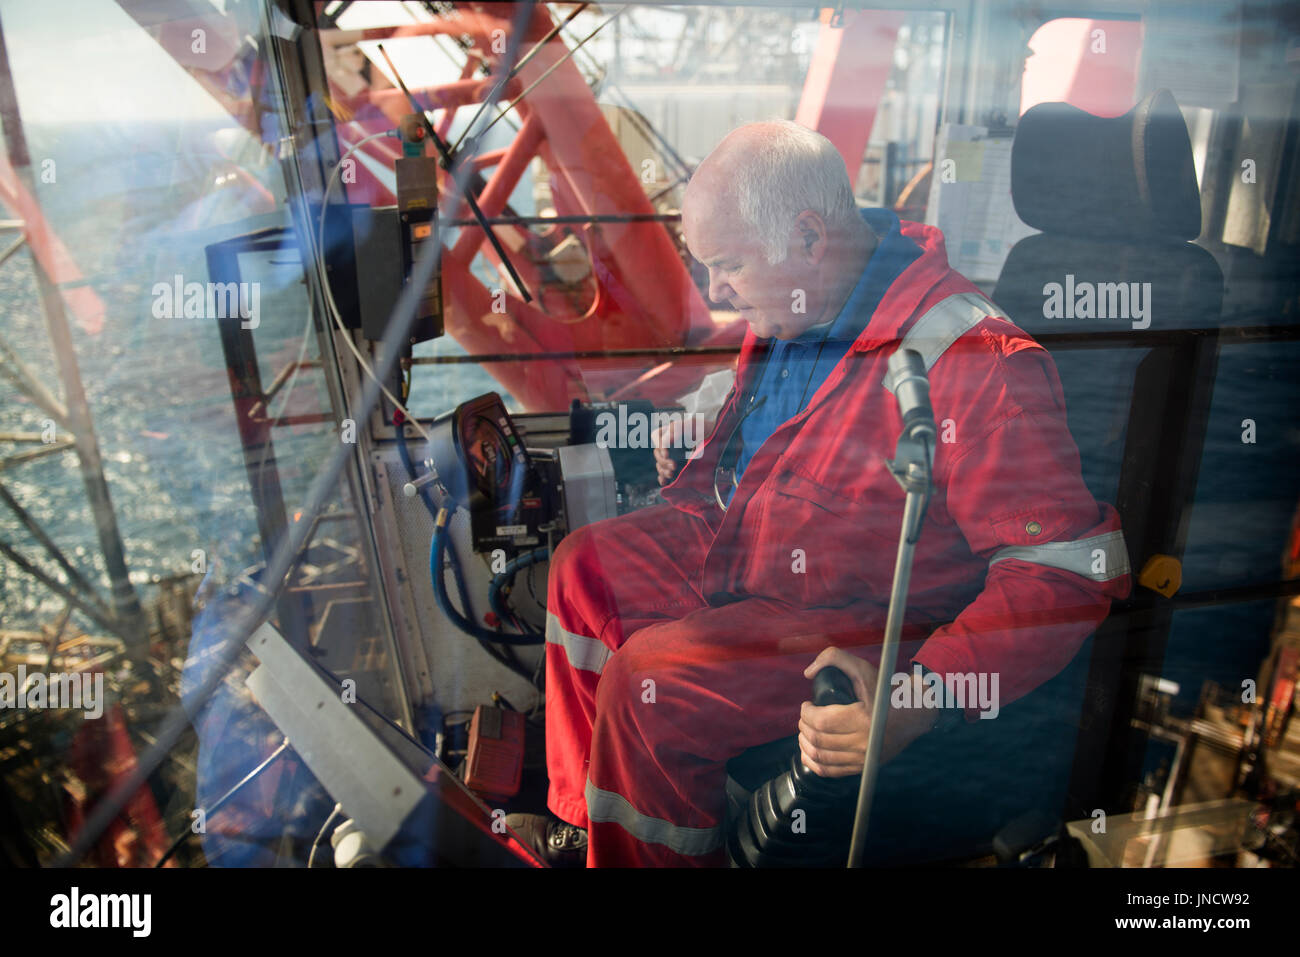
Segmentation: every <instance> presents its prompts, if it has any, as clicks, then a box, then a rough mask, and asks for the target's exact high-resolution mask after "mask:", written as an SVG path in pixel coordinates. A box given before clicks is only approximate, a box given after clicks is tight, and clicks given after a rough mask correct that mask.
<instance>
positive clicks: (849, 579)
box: [741, 469, 902, 608]
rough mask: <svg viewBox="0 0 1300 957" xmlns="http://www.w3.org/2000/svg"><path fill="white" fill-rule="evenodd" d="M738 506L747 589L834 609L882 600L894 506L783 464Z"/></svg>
mask: <svg viewBox="0 0 1300 957" xmlns="http://www.w3.org/2000/svg"><path fill="white" fill-rule="evenodd" d="M755 498H756V499H757V501H753V500H751V502H750V504H749V507H748V508H747V509H746V511H745V518H744V521H743V525H742V529H741V540H742V541H744V542H747V543H755V544H754V547H752V548H751V549H749V551H748V554H747V556H746V557H745V558H744V560H743V561H744V567H743V570H742V577H741V584H742V586H743V591H744V592H745V593H747V594H750V595H759V596H763V597H769V598H776V599H779V600H781V601H786V602H789V603H790V604H792V605H797V606H805V607H832V608H837V607H841V606H844V605H848V604H851V603H853V602H858V601H865V600H873V599H874V600H877V601H888V597H889V585H890V579H892V577H893V564H894V553H895V551H896V550H897V546H898V527H899V522H900V521H901V518H902V510H901V508H900V509H898V510H897V511H895V510H894V509H891V508H890V507H889V506H888V505H885V506H871V505H866V504H863V503H861V502H857V501H854V500H853V499H849V498H846V497H845V496H843V495H839V494H837V493H835V492H833V491H831V490H830V489H829V488H826V487H825V486H824V485H821V484H819V483H817V482H814V481H812V480H810V479H808V478H805V477H804V476H802V475H799V474H796V473H795V472H792V471H790V470H788V469H787V470H778V471H777V472H775V473H774V474H773V475H772V477H771V478H770V479H769V480H768V482H767V483H766V484H765V485H764V487H763V489H762V491H761V492H760V493H759V494H758V495H757V496H755Z"/></svg>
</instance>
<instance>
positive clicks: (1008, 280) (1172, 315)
mask: <svg viewBox="0 0 1300 957" xmlns="http://www.w3.org/2000/svg"><path fill="white" fill-rule="evenodd" d="M1011 191H1012V198H1013V201H1014V203H1015V207H1016V211H1017V213H1018V214H1019V216H1020V218H1021V219H1022V220H1024V222H1025V223H1027V224H1028V225H1030V226H1033V227H1035V228H1036V229H1039V230H1042V232H1041V233H1039V234H1037V235H1033V236H1029V237H1027V238H1025V239H1023V240H1021V241H1020V242H1019V243H1017V244H1016V246H1015V247H1014V248H1013V249H1012V250H1011V253H1010V255H1009V256H1008V258H1007V261H1006V263H1005V264H1004V266H1003V269H1002V273H1001V276H1000V278H999V280H998V283H997V286H996V288H995V290H994V292H993V296H992V298H993V301H994V302H995V303H996V304H997V305H998V306H999V307H1000V308H1001V309H1002V310H1003V312H1004V313H1005V314H1006V315H1007V316H1008V317H1009V318H1010V319H1011V320H1012V321H1013V322H1014V323H1015V324H1016V325H1018V326H1019V327H1020V328H1022V329H1024V330H1025V331H1026V332H1028V333H1030V334H1031V335H1034V336H1039V335H1044V334H1054V333H1071V334H1075V335H1076V336H1077V338H1078V342H1077V344H1076V343H1074V342H1071V343H1062V344H1060V345H1053V344H1047V348H1048V349H1049V351H1050V352H1051V353H1052V356H1053V359H1054V360H1055V362H1056V365H1057V369H1058V372H1059V374H1060V378H1061V382H1062V387H1063V389H1064V392H1065V399H1066V408H1067V410H1068V422H1069V428H1070V431H1071V434H1072V435H1073V436H1074V439H1075V442H1076V444H1077V445H1078V446H1079V451H1080V455H1081V460H1082V471H1083V477H1084V481H1085V482H1086V484H1087V486H1088V488H1089V490H1090V491H1091V492H1092V494H1093V495H1094V497H1096V498H1097V499H1098V500H1099V501H1104V502H1108V503H1112V504H1114V505H1115V506H1116V508H1117V510H1118V511H1119V513H1120V516H1121V521H1122V523H1123V529H1124V534H1125V539H1126V543H1127V545H1128V548H1129V557H1130V565H1131V567H1132V568H1133V570H1134V579H1135V581H1136V576H1137V571H1138V570H1139V569H1140V568H1141V567H1142V562H1143V561H1144V560H1145V559H1146V558H1147V557H1148V556H1150V555H1152V554H1155V553H1157V552H1163V551H1166V550H1168V551H1169V552H1170V553H1172V552H1173V551H1176V550H1177V548H1176V546H1175V545H1174V544H1173V543H1172V542H1171V541H1170V538H1169V536H1170V534H1171V533H1170V522H1169V518H1170V517H1169V516H1162V515H1161V514H1160V513H1161V504H1160V503H1161V502H1163V501H1165V500H1170V501H1175V502H1176V501H1178V499H1177V498H1176V494H1177V488H1176V487H1175V486H1177V484H1178V483H1179V482H1180V481H1185V480H1186V479H1185V477H1184V478H1183V479H1181V480H1180V478H1179V475H1178V471H1179V469H1180V468H1181V467H1183V466H1184V464H1185V462H1186V459H1187V455H1188V454H1192V453H1196V452H1197V451H1198V450H1193V449H1190V448H1189V447H1188V446H1187V443H1186V442H1184V441H1182V439H1183V436H1174V435H1168V434H1166V433H1167V431H1168V430H1167V424H1168V422H1169V416H1170V414H1171V412H1174V411H1176V412H1178V413H1179V414H1180V415H1181V413H1182V410H1184V409H1186V408H1187V406H1188V405H1189V403H1191V401H1192V390H1191V385H1192V383H1193V381H1194V377H1195V376H1197V375H1205V374H1206V372H1207V370H1206V369H1205V368H1204V366H1203V364H1202V366H1201V367H1199V368H1195V369H1192V368H1188V367H1187V362H1186V357H1185V356H1182V355H1181V354H1180V353H1179V351H1178V350H1176V349H1172V350H1171V349H1152V348H1133V347H1132V343H1131V342H1126V341H1125V339H1126V336H1127V335H1136V334H1138V333H1139V332H1143V331H1145V332H1157V333H1158V332H1161V331H1164V330H1169V329H1185V328H1205V327H1213V326H1215V325H1217V323H1218V320H1219V313H1220V305H1221V302H1222V297H1223V277H1222V273H1221V272H1220V270H1219V267H1218V265H1217V263H1216V262H1215V260H1214V258H1213V257H1212V256H1210V254H1209V253H1208V252H1206V251H1205V250H1203V249H1201V248H1199V247H1197V246H1194V245H1192V244H1191V242H1190V240H1192V239H1194V238H1196V236H1197V235H1198V234H1199V232H1200V226H1201V210H1200V195H1199V191H1198V188H1197V184H1196V175H1195V170H1194V166H1193V158H1192V149H1191V141H1190V138H1189V137H1188V133H1187V127H1186V124H1185V123H1184V121H1183V118H1182V115H1181V113H1180V112H1179V110H1178V106H1177V104H1176V103H1175V102H1174V99H1173V96H1172V95H1171V94H1170V93H1169V92H1168V91H1163V90H1162V91H1157V92H1155V93H1153V94H1151V95H1150V96H1148V97H1146V98H1145V99H1144V100H1143V101H1142V102H1141V103H1139V104H1138V105H1137V106H1136V107H1134V108H1133V109H1132V110H1130V111H1129V112H1128V113H1126V114H1124V115H1123V116H1119V117H1113V118H1105V117H1097V116H1093V115H1091V114H1089V113H1086V112H1084V111H1083V110H1079V109H1076V108H1075V107H1072V106H1070V105H1068V104H1065V103H1044V104H1041V105H1039V106H1035V107H1033V108H1032V109H1030V110H1029V111H1028V112H1026V113H1025V115H1024V116H1023V117H1021V119H1020V123H1019V126H1018V127H1017V130H1016V136H1015V141H1014V144H1013V147H1012V160H1011ZM1067 277H1070V278H1067ZM1050 283H1057V284H1059V285H1061V287H1062V295H1064V292H1065V289H1066V287H1067V285H1069V286H1072V287H1073V288H1074V289H1075V290H1082V289H1083V288H1084V287H1083V286H1082V284H1083V283H1090V284H1093V292H1094V311H1093V315H1092V317H1091V318H1050V317H1049V315H1051V313H1050V310H1048V309H1047V308H1045V302H1046V296H1047V292H1046V288H1047V287H1048V285H1049V284H1050ZM1102 283H1107V284H1117V283H1124V284H1126V286H1125V289H1126V292H1127V293H1130V294H1131V293H1132V292H1133V291H1134V289H1133V286H1132V285H1131V284H1132V283H1138V284H1139V285H1138V287H1137V289H1138V291H1139V294H1140V296H1141V299H1140V301H1138V302H1136V303H1135V302H1134V300H1133V298H1132V296H1131V295H1129V296H1127V297H1125V296H1122V295H1121V294H1120V292H1119V288H1118V287H1117V286H1114V287H1112V286H1109V285H1108V286H1106V287H1104V290H1105V292H1106V295H1107V298H1108V301H1107V303H1106V306H1107V309H1106V313H1107V317H1106V318H1102V317H1101V315H1100V314H1099V311H1098V310H1096V308H1095V306H1096V302H1095V292H1096V288H1097V285H1098V284H1102ZM1147 283H1149V284H1150V285H1149V286H1146V285H1143V284H1147ZM1112 290H1114V291H1113V293H1112ZM1148 290H1149V295H1148ZM1111 295H1113V296H1114V305H1115V306H1116V307H1117V308H1116V309H1115V310H1113V311H1114V312H1119V313H1124V312H1125V310H1122V309H1119V308H1118V307H1119V306H1121V305H1124V303H1122V302H1121V301H1120V300H1121V299H1123V298H1127V299H1128V302H1127V313H1126V314H1121V315H1114V316H1112V315H1110V313H1111V312H1112V310H1111V309H1110V308H1109V307H1110V305H1111V302H1110V301H1109V298H1110V296H1111ZM1135 305H1137V306H1140V308H1141V310H1142V311H1145V312H1146V318H1140V317H1138V316H1136V315H1135V309H1134V307H1135ZM1148 321H1149V326H1148V327H1147V329H1145V330H1139V329H1137V328H1135V325H1136V326H1143V325H1146V323H1147V322H1148ZM1102 336H1105V337H1107V338H1106V339H1104V340H1103V339H1102ZM1103 342H1105V343H1106V344H1104V345H1103V344H1102V343H1103ZM1208 372H1209V374H1211V375H1212V374H1213V369H1212V368H1211V369H1209V370H1208ZM1205 411H1206V410H1205V409H1199V410H1198V409H1192V410H1189V413H1188V414H1190V415H1193V416H1195V415H1198V414H1204V412H1205ZM1189 434H1190V433H1189ZM1135 587H1136V586H1135ZM1148 595H1150V593H1148ZM1140 603H1141V599H1139V604H1140ZM1117 618H1118V620H1117ZM1129 627H1130V624H1129V619H1128V618H1127V617H1126V616H1115V615H1114V614H1113V613H1112V617H1111V618H1109V619H1107V621H1106V622H1103V623H1102V625H1101V627H1100V628H1099V629H1098V632H1097V633H1096V634H1095V635H1094V636H1092V637H1090V638H1089V639H1088V641H1086V642H1085V643H1084V645H1083V647H1082V648H1081V649H1080V651H1079V653H1078V654H1077V655H1076V656H1075V658H1074V660H1073V661H1072V662H1071V664H1070V665H1068V666H1067V667H1066V669H1065V670H1064V671H1063V672H1062V673H1061V674H1059V675H1057V676H1056V677H1055V678H1053V679H1051V680H1050V681H1048V682H1046V683H1045V684H1043V685H1042V686H1040V687H1039V688H1038V689H1036V690H1035V691H1034V692H1031V693H1030V694H1029V695H1027V696H1026V697H1024V698H1023V699H1021V700H1019V701H1016V702H1013V703H1012V704H1010V705H1008V706H1007V707H1006V708H1004V709H1003V712H1002V714H1001V715H1000V717H999V719H998V720H996V721H991V722H982V721H981V722H974V723H972V724H970V725H965V726H960V727H958V728H957V729H956V730H955V731H953V732H950V733H949V734H946V735H934V734H932V735H927V736H926V737H925V738H922V739H921V740H919V741H917V742H916V743H915V744H913V745H912V746H911V747H910V748H909V749H908V750H907V751H906V752H904V753H903V754H902V755H900V756H899V758H897V759H896V760H895V761H894V762H892V764H891V765H890V766H886V767H885V768H882V769H881V778H880V785H881V786H880V792H881V795H882V797H883V796H884V794H885V789H886V788H887V787H888V788H892V789H894V791H895V794H894V796H893V798H892V799H891V801H890V805H891V806H890V807H889V808H886V807H883V806H880V805H879V804H878V807H879V811H878V812H877V811H873V815H872V827H871V834H872V839H873V840H874V839H875V837H876V836H877V835H888V834H891V833H892V832H894V831H898V830H900V829H910V830H911V832H912V833H913V835H914V837H915V841H914V846H915V853H916V854H917V855H918V857H916V858H913V859H912V860H911V862H912V863H915V862H917V861H918V860H921V859H928V860H931V861H939V860H944V859H955V858H960V857H975V856H980V855H984V854H988V853H990V852H991V851H993V850H995V848H996V849H997V850H998V852H999V856H1000V857H1006V856H1007V855H1008V852H1014V851H1015V850H1017V848H1016V847H1011V848H1007V847H1005V846H1001V847H999V846H998V842H997V841H996V840H995V838H996V836H997V835H998V833H999V832H1000V831H1003V829H1004V828H1007V826H1008V825H1010V824H1011V823H1012V822H1013V821H1017V820H1018V821H1021V822H1024V821H1025V820H1039V821H1046V822H1047V823H1046V824H1044V825H1039V828H1040V830H1042V831H1043V833H1040V834H1037V835H1036V836H1037V837H1044V836H1047V833H1048V832H1050V830H1051V829H1052V827H1053V825H1054V824H1055V822H1057V821H1059V820H1060V819H1061V817H1062V814H1063V809H1066V808H1072V807H1073V806H1074V805H1075V804H1078V803H1079V802H1081V801H1083V800H1084V799H1083V798H1082V797H1080V796H1079V795H1073V794H1067V785H1068V783H1069V782H1070V780H1071V766H1072V763H1073V762H1074V759H1075V750H1076V744H1078V743H1081V742H1082V741H1083V737H1082V736H1083V735H1084V734H1094V735H1100V734H1101V733H1102V732H1103V730H1104V728H1105V727H1106V722H1107V721H1109V718H1110V708H1111V707H1112V706H1113V695H1114V692H1113V689H1106V688H1100V689H1099V688H1097V687H1096V686H1095V685H1096V678H1095V676H1094V678H1093V684H1094V686H1093V687H1089V666H1090V661H1091V659H1092V649H1093V643H1094V642H1095V641H1096V640H1097V637H1098V635H1102V634H1106V635H1107V636H1108V637H1109V638H1114V639H1117V640H1118V645H1119V647H1121V648H1122V646H1123V642H1124V639H1125V630H1126V629H1128V628H1129ZM1134 627H1136V626H1134ZM900 667H905V663H903V662H902V660H901V659H900ZM1113 673H1114V671H1113V669H1112V674H1113ZM797 713H798V712H797V706H792V709H791V715H792V717H791V724H792V725H793V724H794V723H795V721H796V719H797ZM984 725H988V727H984ZM795 742H796V739H795V738H793V737H792V738H787V739H783V740H782V741H776V742H770V743H768V744H765V745H760V746H758V747H755V748H751V749H749V750H748V751H746V752H744V753H743V754H741V755H740V756H738V757H736V758H734V759H732V761H731V762H729V763H728V765H727V770H728V781H727V795H728V814H729V820H728V827H729V828H730V827H732V826H733V824H734V817H735V816H736V815H738V814H740V813H742V811H743V806H744V801H745V800H746V797H747V795H748V793H749V792H750V791H752V790H753V789H754V788H756V787H758V786H759V784H761V783H762V781H764V780H766V779H767V778H770V777H772V776H774V775H775V774H776V773H779V771H780V769H781V768H782V765H783V762H788V760H789V755H790V754H792V753H793V752H794V751H795V750H797V745H796V743H795ZM937 769H943V771H944V772H946V773H939V774H936V773H935V772H936V770H937ZM946 790H951V792H952V793H945V791H946ZM848 800H849V802H850V803H851V802H852V799H851V798H850V799H848ZM1064 813H1065V814H1066V816H1067V817H1069V816H1073V815H1074V814H1075V813H1077V812H1075V811H1072V810H1065V811H1064ZM891 814H892V815H893V816H892V817H891V816H890V815H891ZM1006 833H1008V834H1009V833H1010V829H1007V831H1006ZM1020 837H1021V840H1020V845H1021V846H1024V845H1025V844H1029V843H1032V842H1033V839H1034V835H1032V834H1031V835H1025V834H1021V835H1020ZM907 844H908V840H906V839H900V841H899V842H898V846H899V848H903V849H906V845H907ZM845 857H847V845H846V846H845ZM895 860H896V861H897V862H899V863H903V862H907V858H896V859H895ZM890 862H891V863H892V862H894V861H890Z"/></svg>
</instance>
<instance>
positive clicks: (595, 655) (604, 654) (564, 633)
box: [546, 611, 610, 674]
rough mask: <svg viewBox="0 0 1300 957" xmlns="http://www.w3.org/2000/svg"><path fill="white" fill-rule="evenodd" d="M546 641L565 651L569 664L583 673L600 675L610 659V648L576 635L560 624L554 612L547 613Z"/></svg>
mask: <svg viewBox="0 0 1300 957" xmlns="http://www.w3.org/2000/svg"><path fill="white" fill-rule="evenodd" d="M546 641H547V643H548V644H552V645H559V646H560V647H561V648H563V649H564V654H565V656H566V657H567V658H568V659H569V664H570V665H572V666H573V667H575V668H577V669H579V670H581V671H591V672H595V673H596V674H600V672H601V670H602V669H603V668H604V667H605V662H606V661H607V660H608V659H609V654H610V651H609V648H608V646H606V645H605V644H604V643H603V642H601V641H599V640H598V639H596V638H588V637H587V636H586V635H576V634H574V633H573V632H571V631H568V630H567V629H565V627H564V626H563V625H561V624H560V619H559V618H557V617H556V615H555V613H554V612H550V611H548V612H547V613H546Z"/></svg>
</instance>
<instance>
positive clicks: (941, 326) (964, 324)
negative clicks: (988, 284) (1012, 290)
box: [884, 292, 997, 392]
mask: <svg viewBox="0 0 1300 957" xmlns="http://www.w3.org/2000/svg"><path fill="white" fill-rule="evenodd" d="M995 308H996V307H994V305H993V304H992V303H991V302H989V301H988V300H987V299H985V298H983V297H982V296H977V295H975V294H974V293H972V292H959V293H954V294H953V295H951V296H948V297H947V298H946V299H943V300H942V301H940V302H939V303H938V305H936V306H933V307H932V308H931V309H930V311H929V312H927V313H926V314H925V315H923V316H922V317H921V318H920V319H918V320H916V322H915V324H913V326H912V328H911V329H909V330H908V331H907V335H905V336H903V341H902V342H901V343H900V344H899V346H898V348H899V349H900V350H901V349H912V350H914V351H916V352H918V353H920V354H921V358H922V359H923V360H924V361H925V371H926V372H929V371H930V368H931V367H932V366H933V365H934V364H935V363H936V362H938V361H939V357H940V356H942V355H943V354H944V353H945V352H947V351H948V347H949V346H951V345H952V344H953V343H954V342H956V341H957V340H958V339H960V338H961V337H962V336H964V335H965V334H966V333H967V332H969V331H970V330H971V329H973V328H975V327H976V326H977V325H979V324H980V322H982V321H983V320H985V319H988V318H991V317H994V316H996V315H997V313H996V312H995V311H994V310H995ZM884 386H885V388H886V389H888V390H889V391H890V392H893V391H894V382H893V381H892V377H891V376H889V375H886V376H885V378H884Z"/></svg>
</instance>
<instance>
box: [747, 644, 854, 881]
mask: <svg viewBox="0 0 1300 957" xmlns="http://www.w3.org/2000/svg"><path fill="white" fill-rule="evenodd" d="M812 700H813V704H815V705H817V706H818V707H825V706H826V705H831V704H853V703H854V702H855V701H857V700H858V699H857V695H856V694H854V691H853V682H852V680H850V678H849V676H848V675H846V674H845V673H844V672H843V671H841V670H840V669H839V668H835V667H833V666H832V667H826V668H823V669H822V670H821V671H819V672H817V674H816V676H815V677H814V678H813V689H812ZM857 787H858V778H857V776H856V775H848V776H846V777H839V778H824V777H821V776H820V775H817V774H814V773H813V772H812V771H810V770H808V769H807V768H806V767H804V765H803V761H802V759H801V755H800V752H799V751H798V750H796V751H795V752H794V754H793V755H792V756H791V758H790V769H789V770H788V771H784V772H782V773H781V774H779V775H777V776H776V777H774V778H772V779H771V780H770V781H767V782H765V783H764V784H762V785H761V786H760V787H759V788H758V790H756V791H755V792H754V793H753V794H752V795H751V796H750V799H749V805H748V807H747V809H746V811H745V813H744V814H742V815H741V816H740V820H739V822H738V826H737V828H736V834H735V842H734V844H733V845H732V858H733V861H735V863H737V864H738V865H739V866H742V867H745V866H748V867H816V866H823V865H830V864H834V863H838V862H839V861H840V860H842V859H843V853H844V841H845V839H846V838H847V837H848V834H849V830H850V827H851V824H852V820H851V817H852V810H853V809H852V806H851V804H850V803H849V801H848V798H849V796H850V795H852V794H853V793H854V792H855V791H856V790H857Z"/></svg>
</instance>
